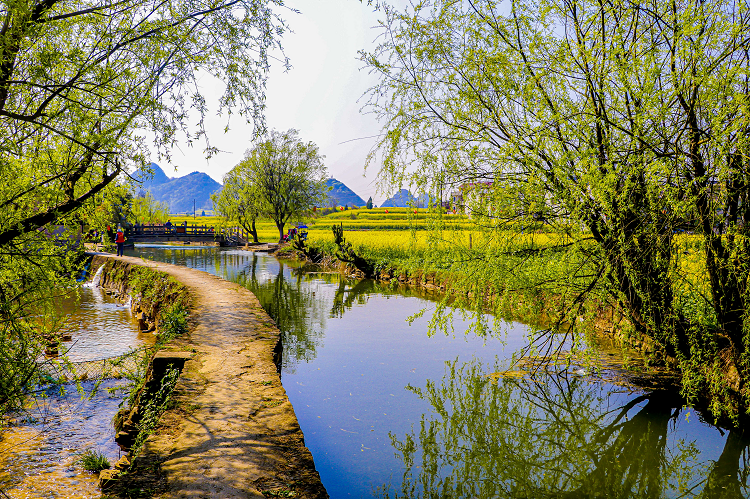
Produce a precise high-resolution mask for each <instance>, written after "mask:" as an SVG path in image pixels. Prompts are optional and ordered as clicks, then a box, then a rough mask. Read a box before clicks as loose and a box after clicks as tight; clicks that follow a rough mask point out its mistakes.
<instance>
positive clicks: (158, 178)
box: [132, 162, 223, 213]
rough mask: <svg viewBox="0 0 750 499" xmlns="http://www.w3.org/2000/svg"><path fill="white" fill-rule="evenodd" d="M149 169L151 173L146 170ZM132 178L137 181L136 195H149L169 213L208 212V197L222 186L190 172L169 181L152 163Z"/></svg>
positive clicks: (137, 171)
mask: <svg viewBox="0 0 750 499" xmlns="http://www.w3.org/2000/svg"><path fill="white" fill-rule="evenodd" d="M147 169H151V170H153V173H149V172H148V171H146V170H147ZM132 176H133V178H134V179H136V180H137V181H139V182H141V183H140V185H139V186H137V187H136V196H143V195H145V194H146V192H150V193H151V195H152V196H153V197H154V199H155V200H157V201H159V202H162V203H167V205H168V206H169V212H170V213H187V212H192V211H193V202H195V210H196V211H197V210H211V209H213V203H212V202H211V194H214V193H216V192H219V191H220V190H221V189H222V187H223V186H222V185H221V184H220V183H218V182H217V181H215V180H214V179H212V178H211V177H210V176H209V175H208V174H206V173H203V172H198V171H195V172H192V173H189V174H187V175H184V176H182V177H176V178H169V177H167V175H166V174H165V173H164V170H162V169H161V167H160V166H159V165H157V164H156V163H153V162H152V163H151V164H150V165H148V166H147V167H144V168H139V169H138V170H136V171H135V172H134V173H133V175H132Z"/></svg>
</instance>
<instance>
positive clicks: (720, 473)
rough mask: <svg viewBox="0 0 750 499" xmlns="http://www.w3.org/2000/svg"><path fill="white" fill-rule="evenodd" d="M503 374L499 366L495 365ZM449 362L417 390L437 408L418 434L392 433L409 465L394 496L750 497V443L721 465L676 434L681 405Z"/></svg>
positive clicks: (741, 440) (729, 452) (735, 446)
mask: <svg viewBox="0 0 750 499" xmlns="http://www.w3.org/2000/svg"><path fill="white" fill-rule="evenodd" d="M495 370H499V369H498V368H497V366H495ZM487 372H488V371H487V366H483V365H481V364H480V363H478V362H470V363H467V364H459V363H458V361H457V360H456V361H454V362H452V363H448V364H447V368H446V375H445V376H444V377H443V379H442V380H440V381H439V382H434V381H429V380H428V381H427V383H426V386H425V387H424V388H418V387H414V386H408V387H407V389H408V390H410V391H411V392H413V393H414V394H416V395H417V396H418V397H420V398H422V399H424V400H426V401H427V402H429V404H430V405H431V407H432V410H433V413H431V415H430V416H423V418H422V420H421V422H420V423H419V425H418V426H415V428H414V429H413V431H412V433H409V434H406V435H405V436H404V437H403V438H399V437H398V436H396V435H393V434H391V441H392V445H393V446H394V448H395V449H396V450H397V453H396V456H397V457H398V458H399V459H402V460H403V464H404V467H405V470H406V471H405V473H404V476H403V480H402V483H401V486H400V490H398V491H392V490H389V488H388V487H385V488H384V494H383V495H391V496H393V497H478V498H483V497H508V498H526V497H528V498H544V497H550V498H551V497H555V498H558V497H564V498H587V497H607V498H630V497H633V498H636V497H637V498H641V497H648V498H651V497H653V498H657V497H664V496H667V495H669V496H673V495H677V496H679V497H697V496H699V497H706V498H708V497H711V498H713V497H721V498H735V497H737V498H739V497H744V496H745V495H746V494H747V493H748V483H747V470H748V468H747V466H746V464H745V461H746V459H747V455H748V443H750V441H748V438H747V437H746V436H744V435H742V434H741V433H739V432H737V431H731V432H729V434H728V435H727V438H726V440H725V444H724V449H723V452H722V454H721V456H720V457H719V459H717V460H716V461H715V462H714V461H710V460H707V459H705V458H703V456H701V455H700V453H699V451H698V447H697V445H696V443H695V442H685V441H683V440H680V439H678V438H677V436H676V433H675V432H674V430H675V428H676V427H677V425H678V423H679V418H680V416H681V415H682V413H683V409H682V401H681V400H680V399H679V398H678V397H677V396H676V395H675V394H673V393H670V392H652V393H649V394H643V395H639V396H634V395H631V394H628V393H625V392H623V391H619V392H618V389H617V388H616V387H613V386H611V385H604V384H600V383H587V382H586V380H584V379H582V378H578V377H575V378H570V379H568V378H564V377H558V376H547V377H540V378H538V379H537V380H536V381H534V380H531V379H528V378H520V379H519V378H500V380H499V381H498V382H497V383H495V381H494V379H493V378H491V377H488V376H487V374H486V373H487Z"/></svg>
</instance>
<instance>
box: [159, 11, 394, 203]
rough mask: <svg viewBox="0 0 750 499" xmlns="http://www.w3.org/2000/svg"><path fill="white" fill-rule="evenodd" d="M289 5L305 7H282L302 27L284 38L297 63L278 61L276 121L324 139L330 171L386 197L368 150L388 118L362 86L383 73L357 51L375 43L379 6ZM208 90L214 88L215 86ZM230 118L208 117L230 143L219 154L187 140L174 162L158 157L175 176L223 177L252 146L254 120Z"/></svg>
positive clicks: (214, 131)
mask: <svg viewBox="0 0 750 499" xmlns="http://www.w3.org/2000/svg"><path fill="white" fill-rule="evenodd" d="M286 5H287V6H288V7H291V8H294V9H297V10H299V11H300V13H299V14H297V13H293V12H290V11H285V10H280V12H281V14H282V17H283V18H284V19H285V20H286V21H287V23H288V24H289V27H290V28H291V29H292V30H293V31H294V32H293V33H287V34H286V35H285V36H284V37H283V39H282V45H283V47H284V52H285V54H286V56H287V57H288V58H289V59H290V63H291V65H292V69H291V70H289V71H288V72H285V71H284V70H283V67H282V65H281V63H279V62H275V64H274V65H273V66H272V69H271V74H270V76H269V79H268V85H267V91H266V99H267V100H266V105H267V108H266V119H267V123H268V126H269V127H270V128H275V129H277V130H287V129H289V128H296V129H297V130H299V136H300V138H301V139H302V140H303V141H305V142H308V141H313V142H315V143H316V144H317V145H318V147H319V149H320V152H321V154H323V155H324V156H325V165H326V167H327V168H328V172H329V175H330V176H333V177H335V178H336V179H337V180H340V181H341V182H343V183H344V184H346V185H347V186H348V187H349V188H350V189H352V190H353V191H354V192H356V193H357V194H358V195H359V196H360V197H362V198H363V199H364V200H365V201H367V198H368V197H369V196H372V198H373V201H374V202H375V203H376V204H380V203H381V202H382V201H383V200H385V199H386V197H387V196H384V195H383V193H380V192H377V187H376V183H375V180H376V174H377V165H373V166H371V167H370V168H368V169H367V176H364V175H365V169H364V164H365V160H366V156H367V153H368V152H369V151H370V149H371V148H372V146H373V145H374V144H375V138H374V137H375V136H377V134H378V133H379V132H380V126H379V123H378V122H377V120H376V119H375V117H374V116H373V115H368V114H363V113H362V112H360V109H361V107H362V104H363V101H364V99H363V98H362V94H363V93H364V92H365V91H366V90H367V88H368V87H370V86H371V85H372V84H373V83H374V82H375V81H376V80H375V78H374V76H373V75H370V74H369V72H368V70H367V69H366V68H363V64H362V62H361V61H359V60H358V54H357V51H358V50H362V49H366V50H369V49H371V48H372V47H374V45H375V38H376V37H377V35H378V33H379V31H378V29H377V28H376V26H377V13H375V12H373V8H372V7H369V6H368V5H367V2H360V1H357V0H291V1H288V2H286ZM210 83H211V82H210V80H208V82H207V86H208V87H210ZM202 84H203V82H202ZM206 91H207V93H208V94H209V95H211V89H210V88H206ZM225 124H226V118H218V117H212V118H210V119H209V120H208V121H207V127H208V128H209V130H208V131H209V134H210V138H211V144H212V145H214V146H216V147H218V148H219V149H220V150H221V151H222V152H221V153H219V154H217V155H216V156H214V157H212V158H210V159H208V160H206V158H205V157H204V156H203V153H202V147H201V146H200V145H198V146H195V147H192V148H191V147H187V146H181V147H179V148H178V149H175V150H173V151H172V154H173V156H172V160H171V161H170V162H169V164H167V163H166V162H165V161H163V162H160V161H157V163H159V165H160V166H161V167H162V169H163V170H164V172H165V173H166V174H167V175H168V176H170V177H181V176H183V175H187V174H188V173H191V172H194V171H201V172H205V173H207V174H208V175H210V176H211V177H212V178H213V179H214V180H216V181H217V182H221V181H222V177H223V176H224V174H225V173H227V172H228V171H229V170H231V169H232V167H233V166H234V165H236V164H237V163H238V162H239V161H240V160H241V159H242V157H243V155H244V152H245V150H246V149H248V148H249V147H250V145H251V142H250V138H251V134H252V126H251V125H248V124H246V123H244V119H243V118H241V117H236V118H233V119H232V121H230V130H229V132H228V133H226V134H225V133H224V132H223V129H224V126H225ZM175 168H176V169H175Z"/></svg>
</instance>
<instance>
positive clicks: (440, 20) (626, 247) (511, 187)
mask: <svg viewBox="0 0 750 499" xmlns="http://www.w3.org/2000/svg"><path fill="white" fill-rule="evenodd" d="M383 13H384V14H383V15H384V20H383V24H382V25H383V29H384V31H385V33H384V36H383V38H382V40H383V43H382V44H381V45H380V46H379V47H378V48H377V49H376V50H375V51H374V52H373V53H370V54H363V55H362V58H363V60H364V61H365V62H366V63H367V64H368V65H369V66H370V67H371V68H372V69H373V70H374V71H376V72H378V73H379V74H380V76H381V80H380V83H379V84H378V85H376V86H375V87H374V88H373V89H372V90H371V92H370V101H369V105H370V107H371V110H373V111H374V112H375V113H377V114H378V115H379V116H380V117H381V119H382V120H383V121H384V122H385V130H384V134H383V139H382V141H381V143H380V147H379V149H378V150H377V151H375V152H373V155H372V156H371V161H374V160H375V158H376V154H377V153H378V152H380V153H381V154H382V161H381V163H382V167H381V170H380V178H381V181H382V182H383V183H385V184H387V185H391V186H400V185H403V184H410V183H411V184H416V185H417V186H430V187H432V189H424V190H427V191H430V190H432V191H438V190H441V191H442V188H443V187H444V186H451V187H453V188H454V189H455V190H456V191H458V192H460V193H461V196H462V198H463V203H464V205H465V208H466V211H467V213H468V214H470V215H471V217H472V221H473V222H474V223H475V224H476V226H477V228H481V229H482V230H483V232H484V233H485V236H483V239H484V240H485V241H492V244H484V242H485V241H483V244H482V245H481V246H480V247H481V248H482V251H481V253H478V252H475V253H474V254H473V255H472V256H471V257H469V258H465V256H467V255H466V254H465V252H464V251H463V250H458V251H457V252H456V255H455V256H454V258H453V262H455V263H456V271H457V272H459V273H463V274H464V275H465V276H467V279H476V278H477V277H481V278H482V279H483V280H487V281H488V282H489V283H490V285H491V286H494V287H495V288H497V289H500V290H506V289H518V288H521V287H522V288H525V289H544V288H545V287H549V286H550V285H551V284H550V283H554V284H552V285H551V287H553V288H556V289H557V294H558V295H559V299H558V301H557V304H556V309H557V310H556V313H557V315H558V318H559V320H558V323H559V324H561V325H562V324H577V321H576V319H577V318H578V317H584V316H588V317H589V318H591V317H592V310H594V309H596V308H597V307H598V306H600V305H607V306H609V307H611V308H613V309H614V308H616V309H620V310H622V311H623V312H624V314H625V316H626V319H627V321H628V323H629V327H630V328H632V330H633V333H634V334H635V335H638V336H642V337H647V338H650V339H651V340H653V342H654V344H655V345H656V350H657V354H658V355H659V356H662V357H661V358H662V359H663V358H668V359H672V360H673V362H674V364H675V365H676V366H678V369H679V370H680V371H681V373H682V374H683V381H684V386H683V388H684V391H685V392H686V393H697V392H698V391H699V387H700V386H704V385H703V384H704V383H706V384H707V386H710V389H708V390H707V391H708V392H709V393H711V394H717V395H716V398H715V402H716V404H713V403H712V408H713V409H714V414H715V415H717V416H719V415H721V414H723V413H726V414H731V413H733V412H734V409H733V408H732V405H733V404H736V402H737V400H739V399H741V400H742V401H743V404H744V405H745V406H747V407H750V390H749V389H748V388H747V387H746V380H750V363H748V361H747V359H750V353H748V351H747V346H746V344H748V342H747V340H746V336H747V334H748V333H749V332H750V326H748V324H750V320H749V319H748V318H749V317H750V316H748V312H747V311H748V310H749V309H750V308H749V304H748V303H747V299H748V295H747V293H746V289H747V284H748V278H749V277H750V245H748V242H747V241H748V237H749V236H750V233H749V232H748V231H750V199H749V198H748V195H747V192H748V191H747V186H748V185H750V174H749V173H748V169H747V166H746V163H747V160H746V158H747V157H748V152H750V151H748V143H747V133H746V130H745V129H746V126H747V123H748V121H749V120H748V118H750V113H749V112H748V111H749V110H750V108H748V106H747V99H746V91H745V85H746V81H747V75H748V72H749V71H748V69H749V67H750V64H749V62H750V58H749V57H748V53H750V52H749V51H748V48H749V47H748V44H750V37H748V34H750V23H748V19H747V16H748V11H747V9H745V8H744V7H743V8H739V9H738V8H736V6H735V4H732V3H731V2H726V1H725V0H715V1H711V2H708V3H705V2H691V1H680V2H676V3H675V2H672V3H670V2H661V3H659V2H657V3H654V4H649V6H648V8H644V6H643V5H640V4H633V3H627V2H614V3H607V4H602V3H596V2H588V1H587V0H582V1H578V0H576V1H573V2H565V3H559V2H554V1H547V0H543V1H541V2H525V1H521V2H514V3H513V4H512V6H511V8H510V9H507V10H506V9H505V8H504V6H501V5H500V4H498V3H496V2H492V1H482V2H479V3H470V4H466V3H460V2H459V3H456V2H447V1H438V2H433V3H418V4H413V5H410V6H408V7H406V8H405V10H404V11H399V10H398V9H396V8H392V7H386V8H385V9H384V10H383ZM562 27H564V28H565V29H562ZM538 224H544V226H545V231H546V232H550V233H555V234H561V235H562V236H563V237H561V238H560V239H559V241H557V242H555V243H553V244H552V245H550V247H549V248H543V249H541V251H542V252H543V253H550V254H552V253H553V254H555V256H556V258H558V259H562V260H563V261H566V262H568V263H567V264H566V267H567V270H568V271H569V273H567V274H566V273H560V272H558V271H557V270H556V269H557V268H559V266H558V265H555V264H554V263H551V267H546V264H545V263H544V261H536V257H537V256H540V255H541V253H540V249H538V248H534V247H528V248H521V249H520V250H519V249H518V248H517V246H518V245H516V244H515V243H514V242H513V240H512V239H521V238H522V237H523V235H524V233H528V231H529V229H531V228H538ZM547 227H548V228H547ZM434 230H435V233H436V234H437V236H436V239H439V238H440V237H441V236H440V231H442V230H443V229H442V227H441V225H440V224H439V223H438V224H436V225H435V229H434ZM683 230H688V231H691V232H694V233H696V234H699V235H700V236H701V239H703V248H704V251H703V252H702V257H703V262H702V265H703V268H704V269H705V276H704V277H703V280H702V282H703V283H705V286H704V287H703V286H702V287H701V289H696V290H695V292H694V293H686V292H685V289H686V286H687V284H689V280H688V282H686V280H685V279H684V278H683V274H682V270H683V269H684V262H683V260H684V258H685V254H684V252H683V251H680V249H679V243H678V242H677V240H676V234H677V233H679V232H680V231H683ZM508 232H515V234H516V236H507V233H508ZM502 238H506V241H505V243H506V244H503V241H502ZM523 245H524V244H522V246H523ZM519 251H520V252H519ZM508 254H514V255H516V256H518V257H519V258H518V265H517V266H506V265H505V262H506V261H511V260H512V259H511V260H507V259H506V257H507V255H508ZM530 256H533V258H526V257H530ZM530 261H531V262H534V263H535V264H537V263H538V264H540V265H538V268H533V267H529V266H527V262H530ZM458 267H462V268H461V269H460V270H459V268H458ZM548 268H550V269H555V270H554V271H553V272H548ZM519 275H522V276H523V277H524V278H525V279H527V281H526V282H525V283H521V282H520V281H519V279H518V276H519ZM517 285H519V286H518V287H517ZM571 320H572V321H571ZM571 327H572V328H573V329H572V330H573V331H574V330H575V326H571ZM560 337H563V335H560ZM564 337H565V338H569V336H567V335H565V336H564ZM548 338H552V337H551V336H550V337H548ZM719 358H721V359H723V360H722V361H721V364H722V367H721V369H722V370H723V371H724V372H725V374H727V375H726V376H716V375H715V374H714V371H715V368H714V367H713V366H714V365H715V362H714V361H715V360H717V359H719ZM706 359H709V360H710V361H709V362H705V360H706ZM696 370H697V372H695V371H696ZM734 370H737V371H738V372H739V380H740V381H738V382H734V381H729V380H730V379H731V378H732V376H729V375H728V374H729V373H731V372H733V371H734ZM696 383H697V384H696ZM730 384H731V386H730Z"/></svg>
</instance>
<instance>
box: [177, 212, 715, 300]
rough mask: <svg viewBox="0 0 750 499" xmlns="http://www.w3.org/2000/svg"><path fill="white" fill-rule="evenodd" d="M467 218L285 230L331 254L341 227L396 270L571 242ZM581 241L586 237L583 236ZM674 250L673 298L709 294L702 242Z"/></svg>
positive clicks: (311, 221) (402, 217) (216, 222)
mask: <svg viewBox="0 0 750 499" xmlns="http://www.w3.org/2000/svg"><path fill="white" fill-rule="evenodd" d="M170 220H171V221H172V223H173V224H182V223H183V222H185V221H187V223H188V225H199V226H210V227H214V228H215V229H217V230H218V229H221V228H222V227H224V228H231V227H237V223H236V222H234V221H231V220H225V219H224V218H222V217H220V216H204V217H201V216H197V217H195V218H193V217H192V216H185V215H171V216H170ZM475 223H476V221H473V220H472V219H470V218H468V217H467V216H466V215H462V214H457V215H454V214H452V213H449V214H443V215H442V216H440V217H438V216H437V215H436V214H434V213H430V211H429V210H425V209H416V210H415V209H414V208H373V209H371V210H368V209H365V208H362V209H352V210H344V211H340V210H339V211H335V212H333V213H327V214H325V215H322V214H321V213H320V212H318V213H317V214H316V215H313V216H311V217H309V218H304V219H301V220H295V221H294V222H292V223H289V224H287V225H286V227H285V228H284V230H285V231H287V230H288V229H290V228H292V227H293V226H295V225H297V224H304V225H306V226H307V232H308V242H309V244H312V245H320V246H321V247H323V248H324V249H327V250H329V251H332V250H334V248H333V231H332V227H333V226H334V225H341V226H343V228H344V237H345V238H346V240H347V241H348V242H350V243H351V244H352V246H353V248H354V249H355V251H358V252H359V253H361V254H362V255H364V256H367V257H370V258H373V259H376V260H381V261H383V260H386V261H387V260H388V259H392V260H393V264H395V265H398V263H399V262H403V261H404V260H406V259H413V258H414V257H415V256H416V257H419V258H422V254H423V253H424V252H425V250H428V249H432V250H439V251H444V252H454V251H467V250H470V249H471V250H473V251H478V252H485V251H488V250H492V249H496V250H497V251H498V252H499V253H502V252H503V251H509V250H512V249H513V248H516V249H518V248H525V249H529V248H531V249H534V248H545V247H550V246H554V245H556V244H566V243H569V242H571V241H570V240H568V239H566V238H567V236H565V235H563V234H555V233H549V232H543V231H528V232H525V233H523V232H522V233H519V232H518V231H511V230H485V229H483V228H481V227H477V225H476V224H475ZM256 228H257V229H258V238H259V240H260V241H261V242H276V241H278V239H279V232H278V229H277V228H276V225H275V224H274V223H273V221H271V220H259V221H257V222H256ZM581 237H582V238H585V237H587V236H586V235H581ZM675 244H676V246H677V247H678V248H679V250H678V251H676V257H675V266H674V272H675V273H676V274H678V275H679V277H678V279H677V281H678V282H679V283H680V284H679V287H678V289H676V290H675V291H676V294H678V295H680V296H681V297H687V296H690V295H692V294H702V293H705V292H706V291H707V286H706V282H705V281H706V270H705V266H704V264H703V252H702V249H701V245H700V238H699V237H698V236H692V235H678V236H675Z"/></svg>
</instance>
